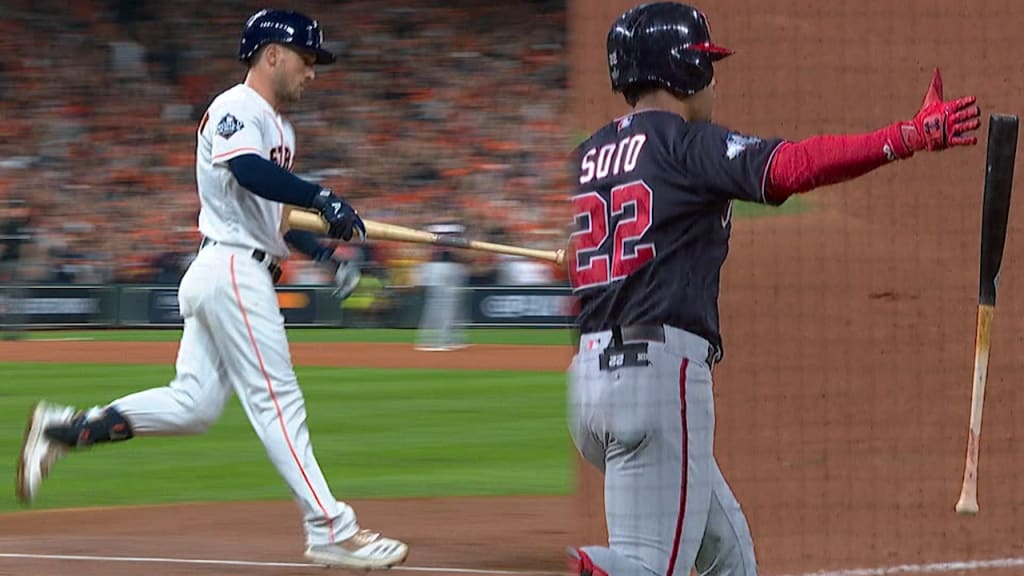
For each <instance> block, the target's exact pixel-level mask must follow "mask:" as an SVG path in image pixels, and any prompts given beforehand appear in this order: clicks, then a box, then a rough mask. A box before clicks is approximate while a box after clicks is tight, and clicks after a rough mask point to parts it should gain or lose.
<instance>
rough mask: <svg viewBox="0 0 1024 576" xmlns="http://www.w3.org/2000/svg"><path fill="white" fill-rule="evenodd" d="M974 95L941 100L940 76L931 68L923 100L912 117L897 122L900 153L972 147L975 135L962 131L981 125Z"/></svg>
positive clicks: (975, 138)
mask: <svg viewBox="0 0 1024 576" xmlns="http://www.w3.org/2000/svg"><path fill="white" fill-rule="evenodd" d="M974 102H975V97H974V96H965V97H963V98H958V99H956V100H950V101H948V102H944V101H943V100H942V75H941V74H940V73H939V69H938V68H936V69H935V75H934V76H933V77H932V84H931V86H929V87H928V93H927V94H925V97H924V103H923V104H921V110H919V111H918V113H917V115H916V116H914V119H913V120H911V121H909V122H900V123H899V124H897V126H898V129H899V135H900V138H899V139H900V141H901V142H900V143H901V144H903V146H904V150H903V151H901V152H904V154H900V156H901V157H906V156H910V155H911V154H913V153H914V152H917V151H918V150H925V149H928V150H945V149H946V148H949V147H952V146H974V145H975V144H977V143H978V138H977V137H975V136H967V135H966V134H967V133H969V132H971V131H973V130H976V129H977V128H978V127H979V126H981V120H980V119H979V117H980V116H981V110H980V109H979V108H978V107H977V106H975V105H974Z"/></svg>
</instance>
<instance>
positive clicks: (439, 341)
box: [416, 224, 469, 351]
mask: <svg viewBox="0 0 1024 576" xmlns="http://www.w3.org/2000/svg"><path fill="white" fill-rule="evenodd" d="M427 230H428V231H429V232H434V233H436V234H452V235H461V234H462V233H463V232H464V230H465V229H464V227H463V226H462V225H460V224H436V225H433V226H428V227H427ZM468 277H469V271H468V269H467V267H466V265H465V264H463V263H462V262H460V261H459V258H458V256H457V255H456V254H455V252H454V251H453V250H450V249H447V248H444V247H442V246H437V247H435V248H434V249H433V251H432V255H431V258H430V260H429V261H427V262H424V263H423V264H421V265H420V269H419V283H420V285H421V286H423V288H424V298H423V312H422V313H421V315H420V323H419V327H418V330H417V333H416V349H417V350H424V351H444V350H456V349H458V348H465V347H466V346H467V345H468V343H467V341H466V332H465V327H464V324H465V322H466V314H465V312H466V310H465V308H466V304H467V298H466V293H467V290H466V283H467V280H468Z"/></svg>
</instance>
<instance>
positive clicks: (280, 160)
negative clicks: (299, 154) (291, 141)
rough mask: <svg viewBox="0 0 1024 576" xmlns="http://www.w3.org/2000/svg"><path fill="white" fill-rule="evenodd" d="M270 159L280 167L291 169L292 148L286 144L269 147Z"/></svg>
mask: <svg viewBox="0 0 1024 576" xmlns="http://www.w3.org/2000/svg"><path fill="white" fill-rule="evenodd" d="M270 161H271V162H273V163H274V164H277V165H278V166H280V167H281V168H284V169H286V170H291V168H292V150H291V148H288V147H286V146H275V147H273V148H271V149H270Z"/></svg>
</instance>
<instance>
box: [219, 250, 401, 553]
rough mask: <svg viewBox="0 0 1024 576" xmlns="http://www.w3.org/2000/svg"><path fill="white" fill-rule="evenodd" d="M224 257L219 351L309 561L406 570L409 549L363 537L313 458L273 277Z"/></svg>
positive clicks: (246, 261)
mask: <svg viewBox="0 0 1024 576" xmlns="http://www.w3.org/2000/svg"><path fill="white" fill-rule="evenodd" d="M213 248H214V249H215V250H216V249H218V247H213ZM224 251H225V252H227V250H224ZM225 256H226V257H227V262H225V266H224V267H223V269H222V270H221V271H220V272H216V274H223V275H225V278H223V279H222V280H226V281H223V282H218V285H219V286H222V287H223V293H222V294H221V302H220V303H219V305H217V306H215V307H212V308H210V311H209V312H210V314H211V315H212V316H213V317H215V318H216V324H217V325H218V326H219V327H220V330H222V333H221V334H220V335H219V337H218V338H217V339H216V344H217V348H218V350H219V351H220V355H221V358H222V359H223V361H224V366H225V369H226V371H227V374H228V377H229V378H230V380H231V382H232V383H233V384H234V386H235V391H236V394H237V396H238V398H239V400H240V402H241V404H242V408H243V409H244V410H245V413H246V415H247V416H248V417H249V420H250V422H251V423H252V425H253V429H254V430H255V431H256V433H257V435H258V436H259V437H260V440H261V441H262V442H263V445H264V447H265V448H266V451H267V455H268V456H269V457H270V460H271V462H272V463H273V465H274V467H275V468H276V469H277V471H278V473H279V474H280V475H281V476H282V478H284V480H285V482H287V484H288V486H289V488H290V489H291V491H292V494H293V495H294V496H295V498H296V500H297V502H298V503H299V505H300V508H301V510H302V512H303V517H304V528H305V532H306V541H307V544H308V545H309V547H310V548H309V550H307V556H309V557H310V558H311V559H314V560H315V561H318V562H323V563H328V564H337V565H342V566H347V567H352V568H364V567H382V566H388V565H392V564H395V563H397V562H400V561H401V560H403V559H404V558H405V554H406V547H405V545H404V544H402V543H400V542H397V541H395V540H391V539H387V538H382V537H380V536H379V535H377V534H375V533H372V532H369V531H360V530H359V526H358V524H357V522H356V515H355V512H354V511H353V510H352V508H351V507H350V506H348V505H347V504H345V503H343V502H338V501H337V500H336V499H335V497H334V495H333V494H332V493H331V490H330V487H329V486H328V484H327V480H326V479H325V477H324V475H323V472H322V470H321V469H320V465H319V463H318V462H317V459H316V457H315V456H314V454H313V446H312V443H311V441H310V435H309V430H308V428H307V426H306V406H305V401H304V398H303V394H302V391H301V389H300V388H299V383H298V380H297V379H296V377H295V372H294V370H293V369H292V361H291V355H290V352H289V348H288V340H287V336H286V333H285V329H284V319H283V317H282V316H281V312H280V310H279V308H278V305H277V295H276V293H275V291H274V286H273V284H272V283H271V280H270V276H269V274H268V273H267V271H266V269H264V268H263V267H262V266H261V265H260V264H258V263H256V262H255V261H253V260H252V259H251V258H247V257H246V256H245V255H244V254H243V253H241V252H239V251H236V252H228V253H227V254H225ZM314 553H316V554H314Z"/></svg>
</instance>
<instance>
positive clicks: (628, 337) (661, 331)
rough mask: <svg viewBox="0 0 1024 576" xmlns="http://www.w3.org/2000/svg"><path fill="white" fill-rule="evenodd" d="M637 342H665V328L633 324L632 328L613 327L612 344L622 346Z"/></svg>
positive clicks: (655, 325)
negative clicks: (625, 343) (626, 343)
mask: <svg viewBox="0 0 1024 576" xmlns="http://www.w3.org/2000/svg"><path fill="white" fill-rule="evenodd" d="M637 340H646V341H647V342H664V341H665V327H664V326H662V325H660V324H633V325H631V326H613V327H612V342H614V343H616V344H622V343H623V342H634V341H637Z"/></svg>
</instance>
